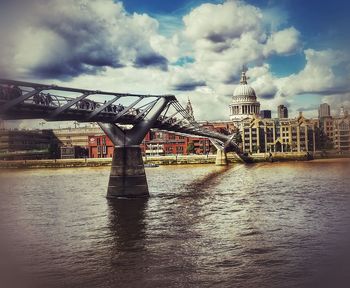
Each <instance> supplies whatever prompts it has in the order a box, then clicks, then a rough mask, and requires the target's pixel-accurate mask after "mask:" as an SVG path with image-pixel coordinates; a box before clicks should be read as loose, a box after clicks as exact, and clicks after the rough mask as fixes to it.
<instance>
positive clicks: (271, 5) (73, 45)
mask: <svg viewBox="0 0 350 288" xmlns="http://www.w3.org/2000/svg"><path fill="white" fill-rule="evenodd" d="M348 11H350V2H349V1H345V0H342V1H341V0H333V1H316V0H308V1H302V0H246V1H238V0H227V1H224V0H212V1H205V0H192V1H185V0H173V1H163V0H153V1H141V0H124V1H113V0H75V1H72V0H27V1H21V0H2V1H1V3H0V39H1V40H0V48H1V49H0V77H2V78H11V79H18V80H24V81H35V82H43V83H55V84H61V85H65V86H72V87H79V88H86V89H95V90H110V91H116V92H129V93H144V94H169V93H171V94H174V95H176V97H177V98H178V99H179V101H180V102H182V103H185V102H186V101H187V99H188V98H190V100H191V102H192V104H193V108H194V113H195V117H196V118H197V119H198V120H228V119H229V108H228V105H229V104H230V102H231V100H232V94H233V91H234V89H235V87H236V86H237V85H238V84H239V75H240V73H241V68H242V65H246V66H247V67H248V72H247V75H248V77H249V80H248V83H249V85H251V86H252V87H253V88H254V89H255V91H256V94H257V97H258V100H259V101H260V103H261V109H270V110H272V112H273V113H276V110H277V106H278V105H279V104H284V105H286V106H287V107H288V108H289V115H290V117H296V116H297V115H298V113H299V111H302V112H303V114H304V115H305V116H306V117H317V107H318V106H319V104H320V103H324V102H326V103H328V104H330V105H331V108H332V114H333V115H336V114H338V113H339V109H340V107H341V106H344V107H345V108H346V109H350V81H349V75H350V73H349V72H350V56H349V52H348V50H349V48H348V47H349V44H350V43H349V42H350V32H349V27H350V20H349V19H350V18H349V17H348V15H346V14H347V13H348ZM273 115H276V114H273ZM21 125H22V127H26V125H27V126H28V125H35V124H33V123H31V122H30V121H27V122H25V123H21Z"/></svg>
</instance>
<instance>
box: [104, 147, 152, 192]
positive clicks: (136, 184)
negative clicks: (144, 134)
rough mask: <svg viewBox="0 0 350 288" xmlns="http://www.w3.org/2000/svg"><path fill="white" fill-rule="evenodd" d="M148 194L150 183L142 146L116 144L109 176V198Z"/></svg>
mask: <svg viewBox="0 0 350 288" xmlns="http://www.w3.org/2000/svg"><path fill="white" fill-rule="evenodd" d="M148 196H149V192H148V185H147V179H146V174H145V168H144V166H143V160H142V153H141V148H140V146H138V145H135V146H116V147H115V148H114V154H113V160H112V168H111V173H110V176H109V183H108V190H107V198H117V197H129V198H133V197H148Z"/></svg>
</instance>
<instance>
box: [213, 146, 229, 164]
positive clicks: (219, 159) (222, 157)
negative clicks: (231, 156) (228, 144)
mask: <svg viewBox="0 0 350 288" xmlns="http://www.w3.org/2000/svg"><path fill="white" fill-rule="evenodd" d="M215 165H216V166H225V165H227V156H226V152H225V151H224V150H222V149H217V150H216V159H215Z"/></svg>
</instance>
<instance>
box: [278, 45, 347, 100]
mask: <svg viewBox="0 0 350 288" xmlns="http://www.w3.org/2000/svg"><path fill="white" fill-rule="evenodd" d="M304 53H305V58H306V65H305V67H304V69H303V70H302V71H300V72H299V73H297V74H293V75H291V76H288V77H284V78H281V79H279V80H278V85H279V87H280V91H281V93H283V94H285V95H287V96H293V95H296V94H302V93H321V94H325V93H331V92H332V91H337V90H345V91H346V90H348V89H349V83H347V82H346V81H347V80H346V79H345V78H343V77H337V76H336V75H335V72H334V67H337V66H338V65H340V64H345V63H347V62H348V61H349V59H348V56H347V54H346V53H344V52H341V51H334V50H322V51H316V50H313V49H307V50H305V51H304ZM333 94H334V93H333Z"/></svg>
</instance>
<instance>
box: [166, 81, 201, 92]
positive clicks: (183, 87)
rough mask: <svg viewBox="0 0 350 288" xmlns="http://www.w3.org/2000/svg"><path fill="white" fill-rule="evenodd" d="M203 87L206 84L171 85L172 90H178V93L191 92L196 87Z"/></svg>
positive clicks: (186, 83)
mask: <svg viewBox="0 0 350 288" xmlns="http://www.w3.org/2000/svg"><path fill="white" fill-rule="evenodd" d="M205 85H206V83H205V82H204V81H188V82H182V83H176V84H173V85H172V89H173V90H178V91H193V90H195V89H196V88H197V87H201V86H205Z"/></svg>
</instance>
